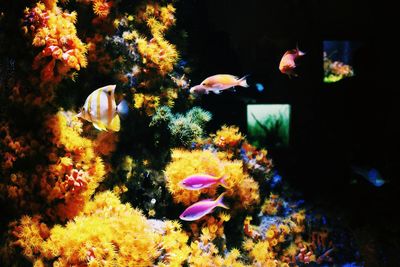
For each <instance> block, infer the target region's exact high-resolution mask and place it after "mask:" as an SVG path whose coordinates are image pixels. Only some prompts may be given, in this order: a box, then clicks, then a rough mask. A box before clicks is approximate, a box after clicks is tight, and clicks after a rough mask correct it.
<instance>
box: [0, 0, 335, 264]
mask: <svg viewBox="0 0 400 267" xmlns="http://www.w3.org/2000/svg"><path fill="white" fill-rule="evenodd" d="M172 2H173V3H175V2H174V1H172ZM173 3H171V1H159V2H155V1H139V2H135V1H133V2H128V1H122V0H118V1H106V0H93V1H90V0H81V1H60V2H58V1H56V0H43V1H34V2H28V1H15V2H12V4H10V5H6V4H0V28H1V29H3V27H4V29H5V31H4V32H3V31H0V41H1V44H2V46H1V47H0V55H1V56H2V59H3V58H4V60H5V61H8V63H7V64H6V67H5V68H4V70H3V64H0V73H1V76H0V79H1V80H0V104H1V105H0V106H1V110H2V112H1V113H0V137H1V138H0V154H1V155H2V157H1V159H0V166H1V170H0V205H1V206H4V207H6V208H5V209H4V211H3V213H2V221H1V222H0V229H1V230H2V231H1V236H0V242H1V243H0V247H1V249H0V262H2V263H3V262H4V265H5V266H10V265H12V266H26V265H28V264H32V265H33V266H209V265H210V263H212V264H213V266H285V267H286V266H302V265H304V264H308V263H315V264H325V263H331V262H335V260H336V259H337V251H338V250H339V246H337V243H339V242H340V240H339V241H338V239H339V238H337V239H335V238H334V237H335V235H334V234H335V232H334V231H332V229H331V228H329V226H328V225H327V224H326V223H322V222H321V220H316V218H317V216H316V215H315V214H312V213H310V212H309V210H308V209H306V207H303V206H302V203H301V202H298V201H297V202H296V201H295V200H293V199H292V197H291V196H290V194H289V192H288V190H287V187H283V186H277V185H281V184H282V183H283V182H282V177H281V176H279V175H278V174H277V173H276V172H274V171H272V168H273V164H272V160H271V159H270V158H269V155H268V151H267V150H266V149H263V148H256V147H254V146H252V145H250V143H249V142H248V141H247V140H246V138H245V136H244V134H242V133H241V132H240V129H239V127H236V126H228V125H224V126H222V127H221V129H219V130H217V131H216V132H215V133H208V132H207V128H206V125H207V123H208V122H209V121H210V120H211V118H212V114H211V113H210V112H208V111H205V110H203V109H202V108H201V107H192V106H193V102H194V101H195V99H194V97H193V96H192V95H189V93H188V90H187V89H188V88H189V85H190V80H189V77H188V74H189V72H190V69H189V67H187V66H186V64H187V62H186V61H185V60H182V59H180V56H179V54H180V53H179V52H178V47H179V46H178V45H176V44H172V43H171V42H170V40H169V39H179V38H180V39H184V34H181V35H173V34H171V35H169V34H168V32H169V31H170V30H171V29H172V27H173V26H174V25H175V23H176V18H175V6H174V4H173ZM89 4H90V5H91V8H92V9H93V12H92V11H91V10H90V8H88V7H87V6H85V5H89ZM67 10H77V11H78V12H79V16H78V13H77V12H75V11H73V12H69V11H68V12H67ZM81 13H82V14H81ZM78 18H79V24H78V23H77V19H78ZM21 23H22V29H23V31H21ZM13 35H14V36H16V38H17V39H16V40H17V41H18V42H16V44H15V46H13V40H10V38H7V36H13ZM173 37H174V38H173ZM27 40H28V42H27ZM81 40H84V41H85V42H86V43H87V44H84V43H83V42H82V41H81ZM174 41H175V40H174ZM177 41H179V40H177ZM3 44H4V45H3ZM6 47H7V48H10V49H6ZM0 63H3V62H0ZM84 68H85V70H83V69H84ZM78 72H79V75H77V73H78ZM105 84H116V87H117V91H116V98H117V100H122V99H125V100H126V101H127V102H128V103H129V107H130V111H129V114H127V115H126V116H121V131H120V132H118V133H114V132H113V133H111V132H99V131H97V130H96V129H94V128H93V127H91V126H90V125H89V124H88V123H87V122H84V121H81V120H80V119H79V118H78V117H77V116H76V114H77V113H78V112H79V111H78V109H79V108H80V107H82V105H83V102H84V100H85V99H86V97H87V95H88V94H89V93H90V92H92V91H93V89H95V88H98V87H99V86H101V85H105ZM193 174H205V175H211V176H214V177H223V179H224V183H215V184H213V185H211V186H208V187H204V188H202V189H198V190H196V188H194V190H188V189H185V188H183V187H182V186H181V185H180V183H181V181H182V180H184V179H185V178H187V177H189V176H191V175H193ZM220 184H221V185H220ZM283 188H284V189H285V190H284V191H282V190H281V189H283ZM220 195H222V196H224V203H225V204H226V206H228V207H229V209H225V210H223V211H222V210H220V209H219V208H217V209H215V210H213V212H209V213H207V214H206V215H205V216H202V217H201V218H200V219H199V220H195V221H190V222H188V221H182V223H181V222H179V221H177V220H178V218H179V213H180V212H181V211H183V210H184V209H185V208H186V207H188V206H189V205H192V204H194V203H196V202H198V201H201V200H204V199H216V198H217V197H218V196H220ZM3 218H4V220H3Z"/></svg>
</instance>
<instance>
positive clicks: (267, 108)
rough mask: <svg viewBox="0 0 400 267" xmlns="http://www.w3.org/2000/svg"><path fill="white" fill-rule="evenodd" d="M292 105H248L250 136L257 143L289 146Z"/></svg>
mask: <svg viewBox="0 0 400 267" xmlns="http://www.w3.org/2000/svg"><path fill="white" fill-rule="evenodd" d="M289 128H290V105H288V104H261V105H247V130H248V137H249V139H250V140H251V141H252V143H253V144H255V145H260V146H269V147H271V146H272V147H287V146H288V145H289Z"/></svg>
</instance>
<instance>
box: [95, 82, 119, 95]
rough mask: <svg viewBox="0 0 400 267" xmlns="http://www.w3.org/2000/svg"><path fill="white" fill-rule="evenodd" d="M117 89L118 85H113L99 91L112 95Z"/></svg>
mask: <svg viewBox="0 0 400 267" xmlns="http://www.w3.org/2000/svg"><path fill="white" fill-rule="evenodd" d="M115 87H116V85H115V84H113V85H106V86H104V87H101V88H99V89H100V90H102V91H103V92H105V93H109V92H111V93H112V94H114V91H115Z"/></svg>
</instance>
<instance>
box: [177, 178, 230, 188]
mask: <svg viewBox="0 0 400 267" xmlns="http://www.w3.org/2000/svg"><path fill="white" fill-rule="evenodd" d="M224 178H225V175H222V176H220V177H215V176H212V175H208V174H193V175H190V176H188V177H186V178H185V179H183V180H182V181H181V182H180V183H179V185H180V186H181V187H183V188H185V189H187V190H199V189H203V188H206V187H210V186H212V185H215V184H221V185H222V186H224V187H227V185H226V183H225V180H224Z"/></svg>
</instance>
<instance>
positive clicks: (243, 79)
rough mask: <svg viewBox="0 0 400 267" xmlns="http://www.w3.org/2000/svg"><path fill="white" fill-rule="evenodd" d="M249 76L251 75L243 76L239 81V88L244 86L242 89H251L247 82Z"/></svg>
mask: <svg viewBox="0 0 400 267" xmlns="http://www.w3.org/2000/svg"><path fill="white" fill-rule="evenodd" d="M248 76H249V75H245V76H243V77H242V78H240V79H239V81H238V85H239V86H242V87H249V85H248V84H247V81H246V78H247V77H248Z"/></svg>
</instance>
